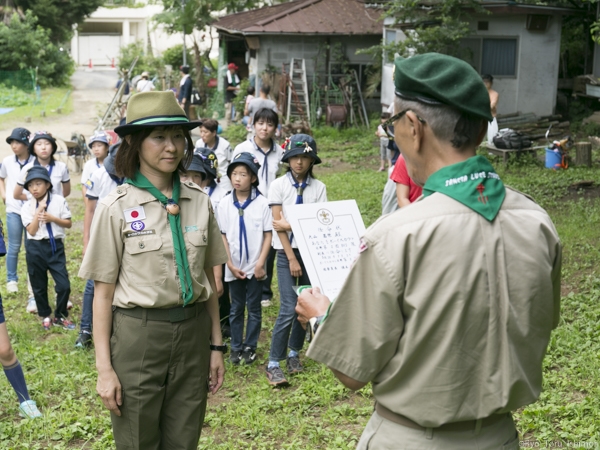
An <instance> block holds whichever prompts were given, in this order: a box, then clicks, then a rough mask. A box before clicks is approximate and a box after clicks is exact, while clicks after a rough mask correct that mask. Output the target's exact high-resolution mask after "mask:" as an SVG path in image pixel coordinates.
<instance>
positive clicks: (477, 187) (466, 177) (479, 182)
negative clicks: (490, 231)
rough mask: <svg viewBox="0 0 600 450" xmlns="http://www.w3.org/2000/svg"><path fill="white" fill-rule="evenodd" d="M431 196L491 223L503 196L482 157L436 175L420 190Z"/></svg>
mask: <svg viewBox="0 0 600 450" xmlns="http://www.w3.org/2000/svg"><path fill="white" fill-rule="evenodd" d="M434 192H439V193H441V194H444V195H447V196H448V197H451V198H453V199H454V200H456V201H457V202H460V203H462V204H463V205H465V206H467V207H469V208H471V209H472V210H473V211H475V212H476V213H478V214H481V215H482V216H483V217H485V218H486V219H487V220H489V221H490V222H491V221H493V220H494V219H495V218H496V216H497V215H498V211H500V207H501V206H502V202H503V201H504V197H505V196H506V189H505V187H504V183H503V182H502V180H501V179H500V177H499V176H498V174H497V173H496V171H495V170H494V168H493V167H492V165H491V164H490V163H489V161H488V160H487V159H486V158H484V157H483V156H473V157H472V158H469V159H467V160H466V161H463V162H460V163H457V164H452V165H451V166H446V167H443V168H441V169H440V170H438V171H437V172H435V173H434V174H433V175H431V176H430V177H429V178H428V179H427V182H426V183H425V186H423V197H428V196H430V195H431V194H433V193H434Z"/></svg>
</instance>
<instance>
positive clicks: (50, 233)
mask: <svg viewBox="0 0 600 450" xmlns="http://www.w3.org/2000/svg"><path fill="white" fill-rule="evenodd" d="M48 205H50V192H48V200H47V201H46V207H45V208H44V210H45V211H48ZM39 206H40V203H39V202H38V201H37V200H36V202H35V209H36V210H37V209H38V207H39ZM46 230H47V231H48V238H49V240H50V248H52V254H53V255H54V254H55V253H56V239H54V232H53V231H52V224H51V223H50V222H46Z"/></svg>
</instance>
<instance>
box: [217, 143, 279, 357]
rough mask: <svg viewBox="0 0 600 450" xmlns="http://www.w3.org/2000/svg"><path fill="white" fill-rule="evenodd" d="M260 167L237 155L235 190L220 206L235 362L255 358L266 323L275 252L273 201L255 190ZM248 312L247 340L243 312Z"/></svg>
mask: <svg viewBox="0 0 600 450" xmlns="http://www.w3.org/2000/svg"><path fill="white" fill-rule="evenodd" d="M259 168H260V165H259V164H258V160H257V159H256V157H255V156H254V155H252V154H251V153H247V152H244V153H239V154H238V155H237V156H236V157H235V158H234V159H233V161H232V162H231V164H230V165H229V167H228V168H227V176H228V177H229V179H230V180H231V184H232V185H233V190H232V191H231V192H230V193H229V194H228V195H227V196H226V197H225V198H224V199H223V200H222V201H221V202H220V203H219V213H218V215H217V219H218V221H219V227H220V228H221V233H223V243H224V244H225V249H226V250H227V256H228V258H229V259H228V261H227V267H226V269H225V282H227V283H228V284H229V292H230V294H231V311H230V313H229V326H230V328H231V355H230V358H229V360H230V361H231V363H232V364H235V365H237V364H239V363H240V362H241V361H242V359H243V360H244V362H245V363H246V364H252V363H253V362H254V361H255V360H256V347H257V345H258V337H259V335H260V328H261V324H262V311H261V305H260V301H261V298H262V286H263V283H262V280H263V279H264V278H265V277H266V276H267V273H266V270H265V263H266V260H267V256H268V254H269V249H270V248H271V230H272V229H273V227H272V224H271V221H272V218H271V212H270V210H269V202H268V201H267V199H266V198H265V197H263V196H262V195H261V194H260V192H259V191H258V190H257V189H256V186H257V185H258V171H259ZM246 308H247V309H248V321H247V323H246V335H245V338H244V310H245V309H246Z"/></svg>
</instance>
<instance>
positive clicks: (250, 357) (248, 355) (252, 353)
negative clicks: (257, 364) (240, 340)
mask: <svg viewBox="0 0 600 450" xmlns="http://www.w3.org/2000/svg"><path fill="white" fill-rule="evenodd" d="M242 359H243V360H244V362H245V363H246V364H247V365H250V364H252V363H254V361H256V350H254V349H253V348H252V347H245V348H244V351H243V352H242Z"/></svg>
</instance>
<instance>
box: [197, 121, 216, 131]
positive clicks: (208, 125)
mask: <svg viewBox="0 0 600 450" xmlns="http://www.w3.org/2000/svg"><path fill="white" fill-rule="evenodd" d="M200 126H201V127H204V128H206V129H207V130H208V131H210V132H211V133H214V132H215V131H217V129H218V128H219V122H217V121H216V120H214V119H206V120H203V121H202V125H200Z"/></svg>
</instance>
